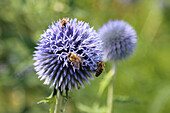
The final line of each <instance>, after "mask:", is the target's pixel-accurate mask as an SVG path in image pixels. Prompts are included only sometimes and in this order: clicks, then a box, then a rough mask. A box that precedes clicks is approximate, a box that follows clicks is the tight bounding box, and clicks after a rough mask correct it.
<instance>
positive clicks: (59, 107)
mask: <svg viewBox="0 0 170 113" xmlns="http://www.w3.org/2000/svg"><path fill="white" fill-rule="evenodd" d="M56 96H57V98H56V102H55V110H54V113H62V103H63V96H61V94H60V93H59V92H58V93H57V95H56Z"/></svg>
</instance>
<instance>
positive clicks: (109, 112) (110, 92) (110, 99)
mask: <svg viewBox="0 0 170 113" xmlns="http://www.w3.org/2000/svg"><path fill="white" fill-rule="evenodd" d="M108 76H112V80H111V81H110V84H109V86H108V96H107V113H113V112H112V111H113V110H112V106H113V104H114V99H113V98H114V93H113V92H114V84H115V79H116V62H115V63H114V65H113V68H112V69H111V70H110V71H109V73H108Z"/></svg>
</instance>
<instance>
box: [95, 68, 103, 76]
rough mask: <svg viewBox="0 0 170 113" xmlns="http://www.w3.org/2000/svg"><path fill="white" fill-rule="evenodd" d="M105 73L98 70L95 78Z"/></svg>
mask: <svg viewBox="0 0 170 113" xmlns="http://www.w3.org/2000/svg"><path fill="white" fill-rule="evenodd" d="M102 72H103V69H101V70H97V71H96V74H95V76H96V77H98V76H99V75H100V74H101V73H102Z"/></svg>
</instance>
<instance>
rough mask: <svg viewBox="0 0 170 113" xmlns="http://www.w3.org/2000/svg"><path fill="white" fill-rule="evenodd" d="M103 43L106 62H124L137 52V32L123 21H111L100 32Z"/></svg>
mask: <svg viewBox="0 0 170 113" xmlns="http://www.w3.org/2000/svg"><path fill="white" fill-rule="evenodd" d="M98 33H99V36H100V38H101V39H102V41H103V43H104V44H103V49H104V59H105V60H114V61H116V60H122V59H124V58H128V57H129V56H130V55H132V53H133V52H134V50H135V47H136V43H137V36H136V31H135V30H134V29H133V28H132V26H130V25H129V24H128V23H126V22H124V21H123V20H121V21H119V20H114V21H111V20H110V21H109V22H108V23H106V24H104V25H103V26H102V27H101V28H99V30H98Z"/></svg>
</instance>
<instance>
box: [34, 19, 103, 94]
mask: <svg viewBox="0 0 170 113" xmlns="http://www.w3.org/2000/svg"><path fill="white" fill-rule="evenodd" d="M35 48H36V50H35V51H34V55H33V56H34V58H33V60H35V63H34V66H35V70H36V72H37V74H38V75H39V76H38V78H40V80H44V84H47V85H50V87H51V88H52V87H55V89H57V90H60V91H61V92H62V91H64V90H69V91H70V90H71V89H72V88H73V87H75V88H76V89H78V88H79V87H80V86H82V87H84V81H85V82H87V83H90V82H89V78H91V79H93V76H92V75H91V72H92V71H94V70H96V68H97V63H98V62H99V61H101V59H102V41H101V40H100V38H99V37H98V35H97V33H96V31H95V30H93V28H90V26H89V24H88V23H86V22H83V21H77V19H69V18H66V19H65V22H63V20H59V21H57V22H53V23H52V25H50V26H49V28H48V29H47V30H46V31H44V33H43V34H42V35H41V39H40V40H39V43H37V47H35Z"/></svg>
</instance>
